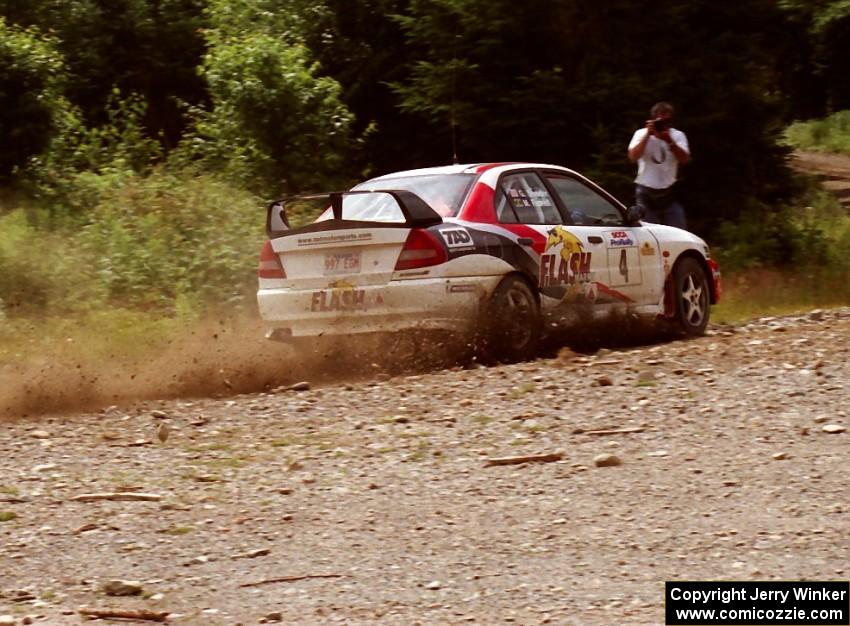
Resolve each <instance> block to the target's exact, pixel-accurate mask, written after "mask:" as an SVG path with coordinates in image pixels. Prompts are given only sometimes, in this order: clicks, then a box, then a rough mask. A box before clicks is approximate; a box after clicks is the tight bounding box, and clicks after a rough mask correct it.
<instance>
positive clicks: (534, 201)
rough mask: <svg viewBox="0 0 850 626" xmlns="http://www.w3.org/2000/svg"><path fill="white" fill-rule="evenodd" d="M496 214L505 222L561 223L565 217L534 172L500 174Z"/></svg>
mask: <svg viewBox="0 0 850 626" xmlns="http://www.w3.org/2000/svg"><path fill="white" fill-rule="evenodd" d="M496 216H497V218H498V220H499V221H500V222H502V223H506V224H516V223H519V224H561V223H563V221H564V220H563V218H562V217H561V213H560V211H558V207H557V205H556V204H555V200H554V199H553V198H552V196H551V195H550V194H549V191H548V190H547V189H546V186H545V185H544V184H543V181H542V180H541V179H540V176H538V175H537V174H535V173H534V172H519V173H516V174H508V175H506V176H503V177H502V179H501V181H500V182H499V190H498V192H497V194H496Z"/></svg>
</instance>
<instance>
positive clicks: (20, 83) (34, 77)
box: [0, 15, 63, 182]
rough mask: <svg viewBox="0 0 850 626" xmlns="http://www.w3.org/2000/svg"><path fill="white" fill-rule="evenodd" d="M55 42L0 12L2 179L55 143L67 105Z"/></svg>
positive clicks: (0, 139)
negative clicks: (8, 21) (10, 21)
mask: <svg viewBox="0 0 850 626" xmlns="http://www.w3.org/2000/svg"><path fill="white" fill-rule="evenodd" d="M62 78H63V64H62V57H61V55H60V54H59V53H58V51H57V50H56V46H55V41H54V40H52V39H50V38H48V37H45V36H44V35H41V34H40V33H38V32H37V31H35V30H33V29H30V30H22V29H20V28H17V27H14V26H9V25H7V24H6V21H5V19H4V18H3V17H2V15H0V182H3V180H5V179H7V178H8V177H9V176H10V175H11V174H12V173H13V172H14V171H15V170H16V169H17V168H19V167H21V166H22V165H24V164H25V163H26V162H27V160H28V159H29V158H30V157H31V156H33V155H34V154H38V153H39V152H41V151H42V150H43V149H44V148H45V147H46V146H47V144H48V143H49V141H50V138H51V136H52V135H53V133H54V131H55V128H56V120H55V118H56V116H57V114H58V113H59V111H60V110H61V109H62V106H63V103H62V100H61V90H60V84H61V80H62Z"/></svg>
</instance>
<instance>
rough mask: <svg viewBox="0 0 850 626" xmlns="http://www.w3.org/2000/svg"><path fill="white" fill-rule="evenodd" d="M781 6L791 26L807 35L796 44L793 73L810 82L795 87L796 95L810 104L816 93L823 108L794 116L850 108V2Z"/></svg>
mask: <svg viewBox="0 0 850 626" xmlns="http://www.w3.org/2000/svg"><path fill="white" fill-rule="evenodd" d="M778 4H779V6H780V7H781V8H782V9H783V10H784V11H785V12H786V15H787V18H786V19H787V20H788V23H789V25H795V24H796V25H799V26H800V27H802V29H804V33H805V37H803V38H799V39H798V40H797V41H795V42H794V43H795V44H796V45H795V48H796V49H795V50H794V53H795V55H796V57H797V60H796V62H793V65H791V68H790V69H791V70H792V72H793V73H796V74H806V75H807V79H806V80H802V81H800V82H798V83H797V84H795V85H794V87H795V92H796V93H795V94H794V95H795V96H797V97H798V98H799V99H800V100H802V101H803V102H806V101H807V100H808V99H809V98H810V94H811V93H814V94H815V95H816V97H817V99H818V101H817V103H816V104H817V105H819V106H818V108H817V109H814V110H813V109H811V108H809V109H805V108H804V109H802V110H800V109H799V108H797V109H795V110H794V111H793V114H795V116H797V117H801V116H802V117H812V116H814V115H818V114H824V113H827V112H829V111H836V110H841V109H847V108H850V83H848V81H847V76H848V75H850V46H848V45H847V42H848V40H850V2H848V0H779V3H778ZM801 60H802V63H801ZM807 92H808V93H807ZM800 113H802V114H803V115H800Z"/></svg>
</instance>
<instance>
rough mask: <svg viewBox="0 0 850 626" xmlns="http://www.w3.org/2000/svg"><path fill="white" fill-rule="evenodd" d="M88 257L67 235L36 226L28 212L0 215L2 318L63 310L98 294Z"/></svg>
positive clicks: (0, 301)
mask: <svg viewBox="0 0 850 626" xmlns="http://www.w3.org/2000/svg"><path fill="white" fill-rule="evenodd" d="M86 260H87V259H86V258H85V256H84V255H82V254H81V253H80V249H79V246H77V245H74V243H72V242H69V241H68V238H67V237H65V236H63V235H60V234H56V233H51V232H49V231H45V230H43V229H37V228H35V227H33V226H32V225H31V224H30V223H29V221H28V219H27V215H26V212H25V211H24V210H22V209H17V210H14V211H11V212H9V213H7V214H6V215H0V317H2V316H15V315H31V314H37V313H43V312H45V311H48V310H50V311H54V312H56V313H60V312H62V311H67V310H70V309H73V308H75V307H76V306H78V305H79V304H80V303H82V302H84V301H86V300H89V299H97V298H98V296H99V294H98V293H97V285H96V284H94V283H93V282H92V281H89V280H86V279H84V278H83V277H82V275H84V273H85V268H86Z"/></svg>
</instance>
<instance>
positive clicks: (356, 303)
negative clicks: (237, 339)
mask: <svg viewBox="0 0 850 626" xmlns="http://www.w3.org/2000/svg"><path fill="white" fill-rule="evenodd" d="M499 279H500V277H499V276H487V277H475V278H450V279H448V278H428V279H409V280H393V281H390V282H388V283H387V284H384V285H342V286H335V287H329V288H326V289H316V290H310V289H291V288H286V287H269V288H261V289H260V290H259V291H258V292H257V303H258V305H259V310H260V317H261V318H262V319H263V320H264V321H265V322H266V323H267V325H268V326H269V327H271V328H273V329H281V330H283V331H284V332H277V333H275V336H277V337H286V336H289V335H291V336H292V337H310V336H322V335H352V334H359V333H376V332H398V331H405V330H417V329H421V330H446V331H454V332H461V333H465V332H468V331H470V330H471V329H472V328H473V327H474V325H475V322H476V320H477V315H478V312H479V309H480V306H481V303H482V302H484V301H486V298H487V297H488V296H489V294H490V293H492V291H493V289H495V288H496V285H497V284H498V282H499Z"/></svg>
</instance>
